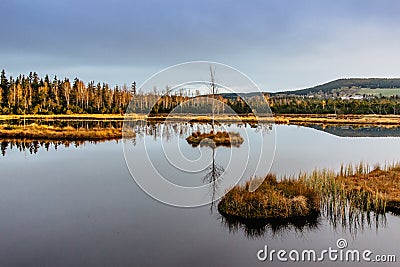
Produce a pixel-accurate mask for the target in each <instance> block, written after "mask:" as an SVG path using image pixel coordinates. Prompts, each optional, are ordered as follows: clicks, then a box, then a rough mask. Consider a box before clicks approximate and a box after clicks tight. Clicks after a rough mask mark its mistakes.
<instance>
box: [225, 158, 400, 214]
mask: <svg viewBox="0 0 400 267" xmlns="http://www.w3.org/2000/svg"><path fill="white" fill-rule="evenodd" d="M371 169H372V168H370V167H369V166H368V165H365V164H362V163H361V164H359V165H347V166H342V167H341V170H340V172H338V173H335V172H333V171H330V170H315V171H313V172H311V173H303V174H300V175H299V176H298V177H290V178H284V179H283V180H282V181H280V182H277V181H276V178H275V176H274V175H271V174H269V175H268V176H267V177H266V178H265V180H264V181H263V182H262V184H261V185H260V186H259V187H258V188H257V190H255V191H254V192H250V191H249V190H248V189H249V187H250V186H251V182H247V183H246V184H245V185H244V186H235V187H234V188H232V189H231V190H230V191H229V192H228V193H227V194H226V195H225V196H224V197H223V198H222V199H221V201H220V203H219V205H218V210H219V211H220V213H221V214H223V215H228V216H235V217H238V218H243V219H276V218H288V219H290V218H293V217H299V216H303V217H306V216H309V215H310V214H312V213H315V212H321V213H324V214H327V215H328V216H329V217H330V218H332V217H334V218H345V217H346V216H356V215H357V214H358V213H359V212H375V213H377V214H379V213H385V212H388V211H390V212H392V213H394V214H400V164H398V163H397V164H392V165H390V166H385V167H379V166H376V167H375V168H373V169H372V170H371Z"/></svg>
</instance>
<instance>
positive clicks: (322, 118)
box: [0, 114, 400, 125]
mask: <svg viewBox="0 0 400 267" xmlns="http://www.w3.org/2000/svg"><path fill="white" fill-rule="evenodd" d="M24 119H25V120H117V121H123V120H125V119H132V120H143V119H146V120H149V121H164V120H165V119H168V120H173V121H175V120H176V121H188V122H189V121H191V122H208V121H211V118H210V116H207V115H194V114H182V115H174V116H168V114H159V115H156V116H148V115H146V114H129V115H121V114H72V115H0V123H1V122H2V121H7V120H24ZM257 119H258V120H257ZM215 120H216V121H219V122H248V123H256V122H258V121H260V122H274V123H277V124H307V123H312V124H316V123H320V124H358V125H360V124H362V125H371V124H372V125H400V115H371V114H365V115H362V114H348V115H335V114H273V115H271V114H260V116H258V117H255V116H254V115H215Z"/></svg>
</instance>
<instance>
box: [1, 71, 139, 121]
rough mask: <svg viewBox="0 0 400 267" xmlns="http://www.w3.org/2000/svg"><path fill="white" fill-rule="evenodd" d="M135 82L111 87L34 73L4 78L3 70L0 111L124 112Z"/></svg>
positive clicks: (25, 112) (23, 112)
mask: <svg viewBox="0 0 400 267" xmlns="http://www.w3.org/2000/svg"><path fill="white" fill-rule="evenodd" d="M132 90H136V84H135V83H133V84H132V87H131V88H128V86H121V87H119V86H115V87H114V88H112V87H110V86H109V85H108V84H106V83H103V84H101V83H97V84H96V83H95V82H94V81H91V82H89V83H87V84H85V83H84V82H83V81H82V80H80V79H78V78H75V79H74V80H73V81H70V80H69V79H68V78H64V79H58V78H57V76H55V77H54V78H53V79H52V80H50V78H49V76H48V75H46V76H45V77H44V78H40V77H39V76H38V74H37V73H36V72H30V73H29V75H26V76H25V75H19V76H18V77H16V78H13V77H9V78H7V76H6V73H5V71H4V70H2V72H1V82H0V114H70V113H91V114H96V113H113V114H118V113H123V112H124V111H125V109H126V107H127V106H128V104H129V102H130V100H131V98H132V93H131V91H132Z"/></svg>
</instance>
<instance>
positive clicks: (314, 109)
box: [0, 70, 400, 115]
mask: <svg viewBox="0 0 400 267" xmlns="http://www.w3.org/2000/svg"><path fill="white" fill-rule="evenodd" d="M387 82H389V80H388V81H387ZM392 82H393V81H392ZM385 86H387V85H386V84H385ZM132 100H133V101H132ZM214 100H216V101H214ZM213 101H214V104H212V103H213ZM266 102H267V103H268V104H269V107H268V106H267V105H265V103H266ZM269 108H270V109H271V111H272V112H273V113H277V114H394V115H398V114H400V99H399V96H393V97H378V96H375V97H366V98H363V99H341V98H338V97H326V98H318V97H314V98H310V97H306V96H293V95H292V96H290V95H268V94H265V96H264V97H263V96H262V95H254V96H251V97H244V96H231V95H229V96H228V95H226V96H224V95H223V94H211V95H210V94H209V95H200V93H199V92H198V91H197V90H196V92H195V93H194V92H193V91H190V90H185V89H184V88H181V89H179V90H175V91H172V90H171V89H170V88H169V87H168V86H166V88H165V90H159V89H157V88H153V91H148V92H146V93H145V92H143V91H138V92H137V90H136V83H135V82H133V83H132V85H131V86H129V87H128V86H126V85H123V86H114V87H111V86H109V85H108V84H107V83H102V84H101V83H95V82H94V81H91V82H89V83H87V84H85V83H84V82H83V81H82V80H80V79H78V78H75V79H74V80H73V81H70V80H69V79H68V78H64V79H58V78H57V77H56V76H55V77H54V78H53V79H52V80H50V78H49V76H48V75H45V77H44V78H40V77H39V76H38V74H37V73H36V72H30V73H29V75H26V76H25V75H19V76H18V77H16V78H13V77H7V76H6V73H5V71H4V70H2V72H1V81H0V114H72V113H76V114H85V113H87V114H123V113H125V111H128V112H129V113H150V114H164V113H170V112H179V113H194V114H199V113H210V112H211V111H212V109H214V111H215V112H216V113H217V114H227V113H233V112H234V113H237V114H248V113H251V112H254V110H256V111H257V112H258V113H267V112H269V111H270V110H269Z"/></svg>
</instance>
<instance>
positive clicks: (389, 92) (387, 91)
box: [357, 88, 400, 97]
mask: <svg viewBox="0 0 400 267" xmlns="http://www.w3.org/2000/svg"><path fill="white" fill-rule="evenodd" d="M357 93H358V94H360V95H380V94H382V96H385V97H390V96H395V95H400V88H375V89H371V88H361V89H359V90H358V91H357Z"/></svg>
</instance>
